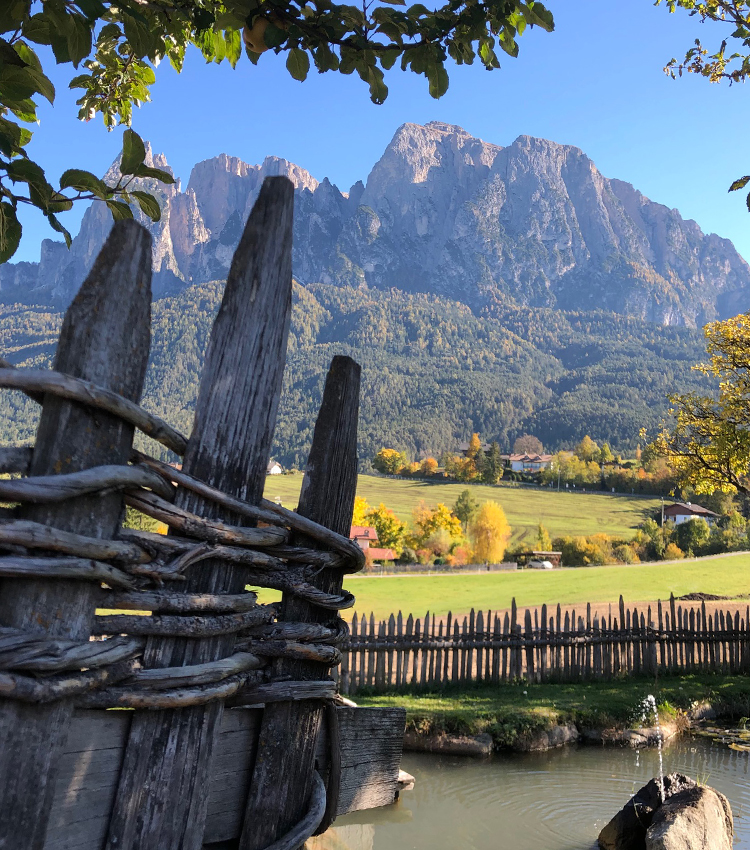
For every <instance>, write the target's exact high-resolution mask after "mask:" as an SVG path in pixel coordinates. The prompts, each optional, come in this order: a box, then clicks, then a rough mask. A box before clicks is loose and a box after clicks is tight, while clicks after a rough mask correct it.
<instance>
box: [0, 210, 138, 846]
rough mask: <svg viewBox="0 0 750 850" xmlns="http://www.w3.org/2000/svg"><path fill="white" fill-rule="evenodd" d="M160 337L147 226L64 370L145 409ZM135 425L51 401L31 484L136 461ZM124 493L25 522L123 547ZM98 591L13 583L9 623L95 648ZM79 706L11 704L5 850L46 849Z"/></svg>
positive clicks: (120, 249) (1, 598)
mask: <svg viewBox="0 0 750 850" xmlns="http://www.w3.org/2000/svg"><path fill="white" fill-rule="evenodd" d="M150 333H151V237H150V236H149V234H148V232H147V231H146V230H145V229H144V228H142V227H140V225H138V224H136V223H135V222H120V223H118V224H116V225H115V226H114V228H113V230H112V233H111V234H110V236H109V238H108V239H107V241H106V243H105V245H104V247H103V248H102V250H101V252H100V254H99V256H98V258H97V260H96V262H95V264H94V267H93V269H92V270H91V273H90V274H89V276H88V277H87V278H86V280H85V282H84V283H83V285H82V286H81V289H80V291H79V293H78V295H77V296H76V298H75V300H74V301H73V303H72V304H71V306H70V307H69V308H68V311H67V313H66V314H65V320H64V322H63V326H62V331H61V333H60V341H59V343H58V347H57V353H56V356H55V362H54V368H55V369H56V370H57V371H59V372H65V373H67V374H69V375H73V376H75V377H80V378H85V379H87V380H90V381H92V382H94V383H96V384H98V385H99V386H102V387H105V388H107V389H111V390H114V391H115V392H117V393H119V394H120V395H122V396H124V397H125V398H128V399H131V400H132V401H136V402H137V401H139V400H140V395H141V389H142V387H143V379H144V375H145V372H146V363H147V360H148V354H149V348H150ZM132 439H133V426H132V425H129V424H127V423H125V422H124V421H123V420H121V419H119V418H117V417H114V416H112V415H110V414H108V413H104V412H102V411H101V410H96V409H93V408H87V407H85V406H83V405H81V404H79V403H77V402H71V401H67V400H64V399H61V398H58V397H56V396H51V395H50V396H47V397H46V398H45V400H44V407H43V409H42V415H41V420H40V423H39V428H38V430H37V436H36V445H35V447H34V452H33V456H32V463H31V474H32V475H48V474H53V473H54V474H59V473H67V472H77V471H80V470H84V469H89V468H91V467H94V466H100V465H104V464H118V463H120V464H121V463H126V462H127V460H128V456H129V454H130V451H131V444H132ZM122 504H123V503H122V494H121V493H119V492H114V493H109V494H106V495H100V494H95V495H93V496H82V497H78V498H74V499H67V500H66V501H64V502H57V503H53V504H51V505H36V506H25V507H24V508H23V509H22V511H21V512H20V514H19V516H20V517H22V518H24V519H28V520H34V521H36V522H38V523H44V524H46V525H50V526H54V527H55V528H58V529H62V530H64V531H69V532H78V533H82V534H85V535H87V536H88V537H90V538H91V537H98V538H105V539H107V538H113V537H115V533H116V531H117V529H118V528H119V525H120V517H121V512H122ZM96 590H97V588H96V585H95V584H94V583H90V582H83V581H71V580H65V579H59V578H58V579H55V578H53V579H47V580H41V579H20V578H5V579H3V580H2V583H1V584H0V625H2V626H5V627H12V628H16V629H23V630H27V631H38V632H41V633H43V634H45V635H47V636H49V637H55V638H72V639H78V640H86V639H87V638H88V637H89V635H90V633H91V624H92V622H93V618H94V594H95V592H96ZM72 711H73V701H72V700H71V699H63V700H58V701H55V702H51V703H48V704H42V705H39V704H29V703H24V702H16V701H13V700H3V701H2V702H0V801H2V804H1V805H0V848H3V850H22V848H23V850H41V848H42V846H43V844H44V837H45V832H46V828H47V820H48V817H49V811H50V805H51V797H52V793H53V790H54V777H55V766H56V761H57V757H58V754H59V752H60V748H61V746H62V745H63V743H64V741H65V737H66V734H67V726H68V722H69V720H70V717H71V714H72Z"/></svg>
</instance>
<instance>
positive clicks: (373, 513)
mask: <svg viewBox="0 0 750 850" xmlns="http://www.w3.org/2000/svg"><path fill="white" fill-rule="evenodd" d="M365 519H366V523H367V525H371V526H373V528H374V529H375V531H376V533H377V535H378V543H379V544H380V546H383V547H384V548H386V549H393V551H394V552H395V553H396V556H397V557H398V556H399V555H400V554H401V552H402V551H403V549H404V534H405V533H406V523H405V522H401V520H400V519H399V518H398V517H397V516H396V514H395V513H393V511H392V510H391V509H390V508H387V507H386V506H385V505H384V504H383V502H381V503H380V504H379V505H378V506H377V508H370V509H369V510H368V511H367V513H366V514H365Z"/></svg>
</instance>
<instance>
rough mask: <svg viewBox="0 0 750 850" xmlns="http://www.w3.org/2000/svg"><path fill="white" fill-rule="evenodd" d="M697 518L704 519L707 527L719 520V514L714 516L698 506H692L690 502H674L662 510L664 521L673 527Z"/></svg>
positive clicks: (711, 512) (706, 509)
mask: <svg viewBox="0 0 750 850" xmlns="http://www.w3.org/2000/svg"><path fill="white" fill-rule="evenodd" d="M697 518H700V519H705V520H706V522H707V523H708V524H709V525H713V524H714V523H715V522H716V520H717V519H719V514H715V513H714V512H713V511H709V509H708V508H703V507H701V506H700V505H693V504H692V503H691V502H675V503H674V504H673V505H668V506H667V507H666V508H664V519H665V520H667V521H670V522H673V523H674V524H675V525H680V523H682V522H687V521H688V520H689V519H697Z"/></svg>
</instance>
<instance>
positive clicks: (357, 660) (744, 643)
mask: <svg viewBox="0 0 750 850" xmlns="http://www.w3.org/2000/svg"><path fill="white" fill-rule="evenodd" d="M342 652H343V654H344V663H343V665H342V669H341V691H342V693H348V694H354V693H356V692H357V691H359V690H362V689H369V690H378V691H382V690H388V689H390V688H412V689H421V690H439V689H441V688H442V687H443V686H445V685H450V684H453V685H461V684H469V683H471V684H479V683H483V684H498V683H500V682H512V681H517V680H524V681H529V682H550V681H554V682H580V681H595V680H609V679H613V678H618V677H623V676H649V677H655V676H659V675H663V674H669V673H678V672H681V673H706V672H719V673H747V672H749V671H750V606H748V608H747V611H746V613H745V616H741V614H740V612H739V611H737V612H735V613H734V614H733V613H732V612H730V611H721V610H717V612H716V613H715V614H707V612H706V606H705V603H701V604H700V605H697V604H696V606H690V607H688V606H686V607H684V608H683V606H682V605H679V604H677V602H676V600H675V599H674V598H673V597H672V598H670V600H669V606H665V605H662V603H661V602H657V604H656V607H655V608H653V607H652V606H650V605H649V606H647V608H646V610H645V611H642V610H638V608H637V607H634V608H631V609H628V608H626V607H625V604H624V602H623V600H622V598H620V601H619V606H618V608H616V609H615V614H614V616H613V612H612V607H611V606H610V607H609V610H608V611H607V613H606V615H603V614H601V615H600V614H599V613H593V614H592V608H591V605H587V606H586V613H585V616H584V615H583V613H579V614H577V613H576V611H575V610H572V611H566V612H565V613H564V614H563V612H562V608H561V606H560V605H557V606H556V608H555V609H554V611H553V610H549V611H548V608H547V606H546V605H543V606H542V607H541V609H540V610H538V611H533V612H532V611H531V610H528V609H527V610H526V611H525V612H523V613H522V615H521V616H519V611H518V607H517V606H516V602H515V600H513V603H512V605H511V609H510V611H509V612H508V611H505V612H503V613H502V614H498V613H495V612H492V611H486V612H485V611H476V612H475V611H474V610H472V611H471V612H470V613H469V615H468V616H465V617H462V618H458V617H454V616H453V614H452V613H451V612H449V613H448V615H447V616H446V617H438V616H437V615H435V614H433V613H430V612H427V614H426V615H425V617H424V618H416V619H415V618H414V617H413V616H412V615H411V614H409V615H408V617H406V618H404V615H403V614H402V613H401V612H400V611H399V612H398V614H394V615H391V616H390V617H389V618H388V620H383V621H382V622H380V623H378V622H377V621H376V620H375V617H374V615H373V614H370V616H369V618H368V617H367V616H365V615H364V614H363V615H359V616H358V615H357V614H355V615H354V617H353V618H352V621H351V628H350V634H349V638H348V642H347V643H345V644H344V645H343V646H342Z"/></svg>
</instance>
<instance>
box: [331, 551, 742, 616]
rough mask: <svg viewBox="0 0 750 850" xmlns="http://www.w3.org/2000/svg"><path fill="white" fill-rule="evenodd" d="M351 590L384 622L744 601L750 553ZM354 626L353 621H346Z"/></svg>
mask: <svg viewBox="0 0 750 850" xmlns="http://www.w3.org/2000/svg"><path fill="white" fill-rule="evenodd" d="M344 586H345V587H346V588H347V590H350V591H352V593H354V594H355V596H356V597H357V605H356V610H357V611H358V612H365V613H367V614H369V613H370V612H371V611H372V612H373V613H374V614H375V617H376V619H377V618H380V619H382V618H386V617H388V615H389V614H391V613H392V612H396V611H399V610H400V611H403V612H404V614H409V613H410V614H414V616H419V617H421V616H424V614H425V612H426V611H429V612H430V613H431V614H437V615H438V616H444V615H445V614H447V613H448V611H452V612H453V613H454V614H464V613H467V612H468V611H470V610H471V609H472V608H474V609H477V610H479V609H482V610H484V611H487V610H495V611H496V610H501V609H504V608H510V605H511V600H512V599H513V598H514V597H515V600H516V603H517V604H518V605H519V606H531V605H542V604H545V603H546V604H547V605H557V603H558V602H559V603H560V604H561V605H572V604H578V603H583V604H585V603H586V602H617V600H618V598H619V596H620V594H622V596H623V598H624V599H625V601H626V602H640V601H644V600H655V599H663V600H667V599H669V594H670V593H674V595H675V596H682V595H684V594H686V593H701V592H702V593H711V594H716V595H718V596H725V597H729V598H737V597H739V596H742V595H744V594H747V593H748V592H750V553H746V552H741V553H738V554H732V555H719V556H716V557H712V558H698V559H695V560H685V561H676V562H662V563H650V564H634V565H631V566H612V567H579V568H570V569H562V570H550V571H545V570H519V571H518V572H508V573H484V574H482V573H479V574H469V575H466V574H463V575H444V574H443V575H427V576H425V575H420V576H405V575H401V576H348V577H347V579H346V581H345V582H344ZM345 616H346V617H347V619H348V613H347V614H345Z"/></svg>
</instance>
